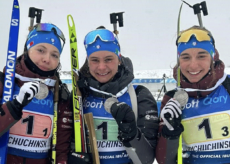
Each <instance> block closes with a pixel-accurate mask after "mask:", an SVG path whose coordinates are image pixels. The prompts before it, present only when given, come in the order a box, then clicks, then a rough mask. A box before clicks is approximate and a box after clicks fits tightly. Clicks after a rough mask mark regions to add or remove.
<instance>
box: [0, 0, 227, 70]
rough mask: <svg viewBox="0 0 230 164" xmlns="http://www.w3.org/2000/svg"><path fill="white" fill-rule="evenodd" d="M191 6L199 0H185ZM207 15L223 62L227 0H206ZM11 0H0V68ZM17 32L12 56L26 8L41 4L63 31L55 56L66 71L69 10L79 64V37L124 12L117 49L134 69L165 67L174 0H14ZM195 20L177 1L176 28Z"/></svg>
mask: <svg viewBox="0 0 230 164" xmlns="http://www.w3.org/2000/svg"><path fill="white" fill-rule="evenodd" d="M187 2H188V3H190V4H191V5H193V4H196V3H200V2H201V1H197V0H187ZM206 2H207V7H208V12H209V15H208V16H205V17H203V16H202V18H203V24H204V26H205V27H206V28H208V29H209V30H210V31H211V32H212V34H213V35H214V38H215V41H216V47H217V49H218V50H219V53H220V58H221V59H222V60H223V61H224V62H225V64H226V66H230V60H229V59H230V57H229V55H230V54H229V50H230V10H229V6H230V1H227V0H218V1H214V0H212V1H211V0H209V1H206ZM12 3H13V0H7V1H1V2H0V12H1V18H0V19H1V21H0V24H1V25H0V26H1V32H0V37H1V40H0V45H1V46H0V53H1V60H0V70H2V69H3V66H4V65H5V60H6V54H7V47H8V38H9V25H10V18H11V11H12ZM19 4H20V19H21V22H20V33H19V42H18V56H19V55H21V54H22V52H23V47H24V44H25V40H26V36H27V34H28V26H29V24H30V19H29V18H28V10H29V7H36V8H41V9H44V11H43V13H42V22H49V23H53V24H56V25H57V26H58V27H60V29H61V30H62V31H63V32H64V34H65V37H66V39H67V43H66V45H65V47H64V50H63V53H62V55H61V63H62V70H63V71H69V70H70V48H69V42H68V38H69V36H68V26H67V15H68V14H71V15H72V16H73V18H74V21H75V26H76V31H77V38H78V54H79V64H80V66H81V65H82V64H83V62H84V60H85V57H86V53H85V50H84V46H83V39H84V36H85V35H86V34H87V33H88V32H89V31H91V30H94V29H95V28H96V27H98V26H100V25H104V26H105V27H106V28H107V29H110V30H113V25H112V24H110V19H109V14H110V13H114V12H125V13H124V16H123V17H124V27H121V28H119V27H118V31H119V41H120V44H121V53H122V54H123V55H124V56H128V57H130V58H131V59H132V61H133V64H134V69H135V70H153V69H167V68H170V66H171V67H172V66H173V65H174V64H176V46H175V40H176V30H177V17H178V11H179V7H180V5H181V1H180V0H173V1H172V0H132V1H128V0H126V1H124V0H107V1H105V0H84V1H77V0H65V1H64V0H55V1H54V0H46V1H44V0H32V1H31V0H19ZM195 24H196V25H198V19H197V16H195V15H194V14H193V10H192V9H191V8H189V7H188V6H187V5H184V6H183V9H182V15H181V29H186V28H188V27H190V26H192V25H195Z"/></svg>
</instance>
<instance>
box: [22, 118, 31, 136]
mask: <svg viewBox="0 0 230 164" xmlns="http://www.w3.org/2000/svg"><path fill="white" fill-rule="evenodd" d="M27 122H28V123H27ZM22 123H23V124H25V123H27V125H28V126H27V131H26V133H27V134H32V133H33V125H34V116H29V117H27V118H24V119H23V120H22Z"/></svg>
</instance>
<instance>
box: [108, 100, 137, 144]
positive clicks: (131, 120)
mask: <svg viewBox="0 0 230 164" xmlns="http://www.w3.org/2000/svg"><path fill="white" fill-rule="evenodd" d="M110 110H111V114H112V116H113V117H114V119H115V120H116V122H117V125H118V139H119V140H120V141H122V142H123V144H124V145H125V146H126V143H128V142H129V141H131V140H133V139H134V137H135V136H136V134H137V126H136V120H135V114H134V112H133V110H132V109H131V108H130V106H128V105H127V104H126V103H124V102H115V103H114V104H113V105H112V106H111V109H110ZM127 146H128V145H127Z"/></svg>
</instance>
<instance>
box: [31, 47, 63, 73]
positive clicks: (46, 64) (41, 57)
mask: <svg viewBox="0 0 230 164" xmlns="http://www.w3.org/2000/svg"><path fill="white" fill-rule="evenodd" d="M28 54H29V57H30V59H31V60H32V62H33V63H34V64H35V65H36V66H37V67H38V68H39V69H41V70H42V71H52V70H54V69H56V68H57V66H58V64H59V60H60V53H59V51H58V49H57V48H56V47H55V46H53V45H51V44H48V43H40V44H37V45H35V46H33V47H31V48H30V49H29V51H28Z"/></svg>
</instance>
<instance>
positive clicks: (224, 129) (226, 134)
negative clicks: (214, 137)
mask: <svg viewBox="0 0 230 164" xmlns="http://www.w3.org/2000/svg"><path fill="white" fill-rule="evenodd" d="M222 130H223V131H224V132H225V133H222V136H228V134H229V131H228V127H227V126H224V127H223V128H222Z"/></svg>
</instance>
